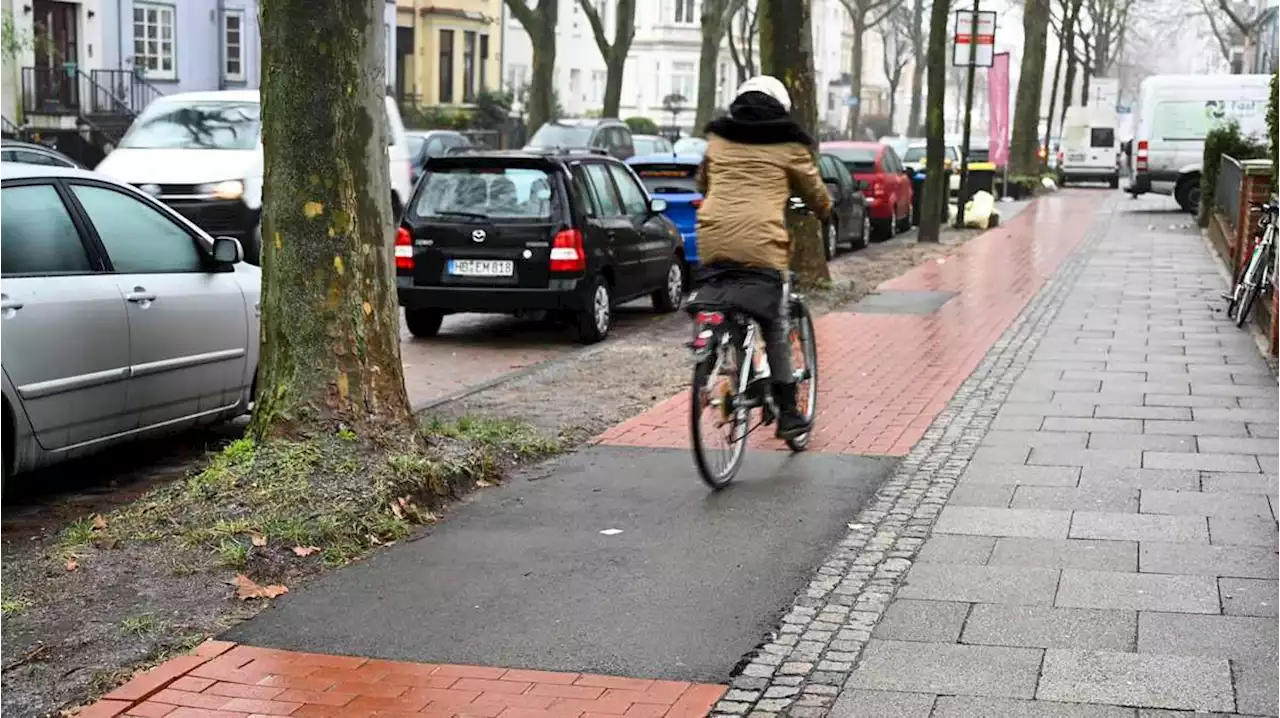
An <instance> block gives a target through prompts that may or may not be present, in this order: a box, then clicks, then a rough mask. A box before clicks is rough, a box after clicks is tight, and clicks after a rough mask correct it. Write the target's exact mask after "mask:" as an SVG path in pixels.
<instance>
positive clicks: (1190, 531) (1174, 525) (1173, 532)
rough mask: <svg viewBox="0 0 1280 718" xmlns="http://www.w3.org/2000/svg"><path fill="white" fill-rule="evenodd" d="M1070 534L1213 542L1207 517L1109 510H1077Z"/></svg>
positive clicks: (1137, 539)
mask: <svg viewBox="0 0 1280 718" xmlns="http://www.w3.org/2000/svg"><path fill="white" fill-rule="evenodd" d="M1144 491H1145V489H1144ZM1070 537H1071V538H1082V539H1108V540H1112V541H1167V542H1175V543H1176V542H1184V543H1201V544H1204V543H1209V532H1208V526H1207V525H1206V523H1205V520H1204V519H1203V518H1201V517H1198V516H1163V515H1157V514H1125V513H1116V512H1106V511H1076V512H1075V514H1073V515H1072V517H1071V533H1070Z"/></svg>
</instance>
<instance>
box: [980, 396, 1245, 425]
mask: <svg viewBox="0 0 1280 718" xmlns="http://www.w3.org/2000/svg"><path fill="white" fill-rule="evenodd" d="M1000 415H1003V416H1040V417H1048V418H1053V419H1058V418H1063V417H1086V416H1093V404H1080V403H1075V404H1063V403H1055V402H1039V401H1034V402H1033V401H1026V402H1023V401H1010V402H1006V403H1005V404H1004V406H1002V407H1000ZM1252 421H1258V420H1257V419H1252ZM1054 430H1055V431H1056V430H1058V429H1054ZM1066 431H1070V429H1067V430H1066Z"/></svg>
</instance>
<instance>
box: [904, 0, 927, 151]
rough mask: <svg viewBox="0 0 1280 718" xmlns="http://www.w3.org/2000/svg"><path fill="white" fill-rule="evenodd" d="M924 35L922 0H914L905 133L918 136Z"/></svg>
mask: <svg viewBox="0 0 1280 718" xmlns="http://www.w3.org/2000/svg"><path fill="white" fill-rule="evenodd" d="M926 37H927V35H925V32H924V0H915V2H914V3H912V5H911V58H912V59H911V108H910V109H909V110H908V111H907V112H908V116H907V135H909V136H911V137H918V136H919V135H920V132H921V127H920V106H921V104H922V102H921V101H922V100H923V99H924V87H923V84H924V62H923V59H924V51H925V42H926Z"/></svg>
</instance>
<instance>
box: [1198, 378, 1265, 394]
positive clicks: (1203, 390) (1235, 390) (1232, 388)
mask: <svg viewBox="0 0 1280 718" xmlns="http://www.w3.org/2000/svg"><path fill="white" fill-rule="evenodd" d="M1259 391H1261V390H1260V389H1259V388H1258V387H1256V386H1246V385H1241V384H1217V383H1214V384H1210V383H1206V382H1196V381H1193V382H1192V383H1191V393H1192V394H1196V395H1198V396H1230V397H1238V396H1255V395H1257V394H1258V393H1259Z"/></svg>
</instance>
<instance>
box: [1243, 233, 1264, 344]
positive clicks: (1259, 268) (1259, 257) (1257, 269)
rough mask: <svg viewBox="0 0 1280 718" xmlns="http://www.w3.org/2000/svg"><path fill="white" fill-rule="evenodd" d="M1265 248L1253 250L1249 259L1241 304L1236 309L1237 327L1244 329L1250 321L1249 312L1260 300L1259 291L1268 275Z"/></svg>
mask: <svg viewBox="0 0 1280 718" xmlns="http://www.w3.org/2000/svg"><path fill="white" fill-rule="evenodd" d="M1264 254H1265V252H1264V247H1263V246H1259V247H1257V248H1256V249H1254V250H1253V256H1252V257H1250V258H1249V266H1248V267H1247V268H1245V273H1244V278H1243V280H1242V281H1241V284H1243V285H1244V286H1243V290H1242V291H1241V292H1240V303H1239V304H1238V305H1237V307H1236V316H1235V320H1236V326H1237V327H1243V326H1244V323H1245V322H1246V321H1248V319H1249V312H1250V311H1252V310H1253V303H1254V302H1255V301H1257V299H1258V290H1259V289H1261V287H1262V278H1263V276H1264V275H1265V274H1266V270H1267V267H1266V261H1267V260H1266V257H1264V256H1263V255H1264Z"/></svg>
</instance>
